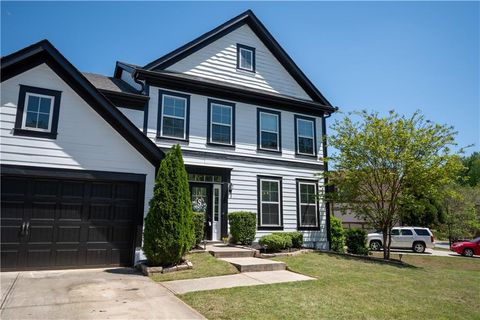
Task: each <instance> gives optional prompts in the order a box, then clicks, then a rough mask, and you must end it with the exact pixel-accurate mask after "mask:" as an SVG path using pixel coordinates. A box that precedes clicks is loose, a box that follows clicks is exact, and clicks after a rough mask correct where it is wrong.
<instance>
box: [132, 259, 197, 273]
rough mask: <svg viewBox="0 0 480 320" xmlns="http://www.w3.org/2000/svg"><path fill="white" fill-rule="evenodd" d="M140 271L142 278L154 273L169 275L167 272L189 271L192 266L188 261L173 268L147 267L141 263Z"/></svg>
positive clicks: (144, 262)
mask: <svg viewBox="0 0 480 320" xmlns="http://www.w3.org/2000/svg"><path fill="white" fill-rule="evenodd" d="M139 266H140V270H141V271H142V273H143V275H144V276H151V275H152V274H155V273H169V272H175V271H182V270H189V269H193V264H192V263H191V262H190V261H188V260H187V261H184V262H183V263H181V264H178V265H176V266H173V267H168V268H164V267H149V266H147V263H146V261H142V262H141V263H140V264H139Z"/></svg>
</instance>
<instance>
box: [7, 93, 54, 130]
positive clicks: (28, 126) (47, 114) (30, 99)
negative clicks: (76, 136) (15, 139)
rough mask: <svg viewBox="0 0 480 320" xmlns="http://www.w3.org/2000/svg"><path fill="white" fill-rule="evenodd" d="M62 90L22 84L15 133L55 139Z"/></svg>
mask: <svg viewBox="0 0 480 320" xmlns="http://www.w3.org/2000/svg"><path fill="white" fill-rule="evenodd" d="M61 94H62V93H61V92H60V91H55V90H49V89H42V88H36V87H30V86H24V85H20V94H19V97H18V107H17V116H16V119H15V128H14V131H13V133H14V135H22V136H33V137H41V138H51V139H55V138H56V137H57V128H58V113H59V109H60V97H61Z"/></svg>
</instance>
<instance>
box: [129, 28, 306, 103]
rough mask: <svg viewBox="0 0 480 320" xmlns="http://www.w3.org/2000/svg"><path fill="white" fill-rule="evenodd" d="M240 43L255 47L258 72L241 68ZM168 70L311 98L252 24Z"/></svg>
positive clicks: (233, 32)
mask: <svg viewBox="0 0 480 320" xmlns="http://www.w3.org/2000/svg"><path fill="white" fill-rule="evenodd" d="M237 43H240V44H243V45H247V46H250V47H254V48H255V56H256V63H255V64H256V73H251V72H248V71H242V70H237ZM166 70H170V71H176V72H181V73H186V74H189V75H194V76H197V77H202V78H206V79H212V80H217V81H223V82H227V83H231V84H235V85H242V86H245V87H249V88H255V89H260V90H265V91H269V92H274V93H279V94H283V95H286V96H292V97H296V98H301V99H306V100H311V98H310V97H309V96H308V94H307V93H306V92H305V91H304V90H303V89H302V88H301V87H300V85H299V84H298V83H297V82H296V81H295V80H294V79H293V78H292V76H290V74H289V73H288V72H287V70H286V69H285V68H284V67H283V66H282V64H281V63H280V62H279V61H278V60H277V59H276V58H275V56H274V55H273V54H272V53H271V52H270V50H269V49H268V48H267V47H266V46H265V45H264V44H263V42H262V41H261V40H260V39H259V38H258V37H257V36H256V34H255V33H254V32H253V31H252V29H250V27H249V26H248V25H243V26H242V27H240V28H238V29H236V30H234V31H232V32H230V33H228V34H226V35H225V36H223V37H222V38H220V39H218V40H216V41H214V42H212V43H211V44H209V45H207V46H205V47H204V48H202V49H200V50H198V51H197V52H195V53H193V54H191V55H190V56H188V57H186V58H184V59H182V60H180V61H179V62H177V63H175V64H173V65H171V66H170V67H168V68H166ZM122 79H123V77H122Z"/></svg>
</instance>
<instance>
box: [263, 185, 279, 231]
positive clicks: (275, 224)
mask: <svg viewBox="0 0 480 320" xmlns="http://www.w3.org/2000/svg"><path fill="white" fill-rule="evenodd" d="M258 213H259V214H258V225H259V228H265V229H281V228H282V225H283V221H282V179H281V178H277V177H264V176H259V177H258Z"/></svg>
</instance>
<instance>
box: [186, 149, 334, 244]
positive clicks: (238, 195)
mask: <svg viewBox="0 0 480 320" xmlns="http://www.w3.org/2000/svg"><path fill="white" fill-rule="evenodd" d="M184 160H185V163H186V164H189V165H198V166H210V167H225V168H232V171H231V183H232V193H231V195H230V196H229V199H228V212H234V211H241V210H244V211H251V212H257V176H258V175H264V176H273V177H281V178H282V200H283V201H282V205H283V226H284V231H296V230H297V195H296V192H297V191H296V179H299V178H300V179H311V180H317V179H318V177H317V176H316V175H315V174H316V173H317V172H316V171H315V170H311V169H304V168H294V167H291V166H288V165H284V166H277V165H271V164H258V163H252V162H248V161H230V160H221V161H219V160H215V159H208V158H198V157H191V156H184ZM319 188H320V191H321V190H322V181H319ZM271 232H275V231H263V230H259V231H257V234H256V241H258V239H259V238H260V237H261V236H263V235H265V234H269V233H271ZM301 232H302V233H303V235H304V239H305V242H306V245H308V246H314V245H315V246H316V247H317V248H321V249H327V247H328V245H327V231H326V215H325V206H324V205H323V203H321V204H320V230H318V231H301Z"/></svg>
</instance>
